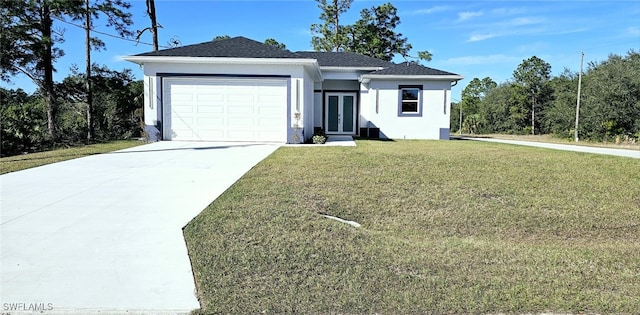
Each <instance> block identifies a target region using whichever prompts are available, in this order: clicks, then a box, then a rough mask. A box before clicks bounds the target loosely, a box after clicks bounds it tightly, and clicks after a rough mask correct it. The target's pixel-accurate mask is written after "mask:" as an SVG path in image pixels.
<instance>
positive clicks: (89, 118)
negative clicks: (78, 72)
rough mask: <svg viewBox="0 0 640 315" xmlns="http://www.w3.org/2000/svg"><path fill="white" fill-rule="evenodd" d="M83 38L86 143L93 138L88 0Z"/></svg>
mask: <svg viewBox="0 0 640 315" xmlns="http://www.w3.org/2000/svg"><path fill="white" fill-rule="evenodd" d="M85 9H86V12H85V24H84V26H85V40H86V47H85V49H86V55H87V74H86V75H87V78H86V79H87V80H86V82H85V85H86V89H87V144H89V143H90V142H91V140H92V139H93V94H92V92H91V12H90V11H89V9H90V8H89V0H85Z"/></svg>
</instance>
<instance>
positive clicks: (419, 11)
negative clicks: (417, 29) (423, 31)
mask: <svg viewBox="0 0 640 315" xmlns="http://www.w3.org/2000/svg"><path fill="white" fill-rule="evenodd" d="M449 9H450V8H449V7H447V6H435V7H431V8H427V9H417V10H413V11H408V12H405V13H404V14H405V15H422V14H432V13H438V12H442V11H447V10H449Z"/></svg>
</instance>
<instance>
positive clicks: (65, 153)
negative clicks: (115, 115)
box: [0, 140, 144, 174]
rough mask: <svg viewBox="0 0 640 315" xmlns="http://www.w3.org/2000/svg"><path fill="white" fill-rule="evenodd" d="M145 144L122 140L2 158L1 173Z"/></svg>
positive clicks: (0, 161) (0, 162) (0, 163)
mask: <svg viewBox="0 0 640 315" xmlns="http://www.w3.org/2000/svg"><path fill="white" fill-rule="evenodd" d="M142 144H144V142H143V141H138V140H122V141H112V142H107V143H99V144H91V145H83V146H78V147H71V148H66V149H56V150H51V151H45V152H38V153H29V154H23V155H16V156H9V157H4V158H0V174H6V173H11V172H16V171H21V170H24V169H28V168H32V167H36V166H42V165H46V164H51V163H56V162H61V161H66V160H71V159H76V158H80V157H85V156H89V155H94V154H100V153H106V152H112V151H117V150H122V149H126V148H131V147H135V146H138V145H142Z"/></svg>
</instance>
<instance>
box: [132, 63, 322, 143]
mask: <svg viewBox="0 0 640 315" xmlns="http://www.w3.org/2000/svg"><path fill="white" fill-rule="evenodd" d="M158 74H179V75H185V74H194V75H212V76H215V75H221V76H225V75H229V76H232V75H246V76H250V75H257V76H263V75H264V76H269V75H272V76H289V77H290V78H289V80H288V81H289V88H288V90H289V94H288V97H287V98H288V106H287V113H288V118H287V127H288V132H287V134H288V136H287V141H288V142H291V141H292V139H293V127H294V126H293V125H294V124H295V123H296V121H295V118H294V115H295V112H296V106H299V110H300V111H301V112H300V121H299V122H298V125H299V127H300V128H301V129H302V130H305V131H304V133H305V137H306V135H307V134H308V132H311V134H312V133H313V121H314V119H313V110H312V109H313V93H312V91H313V89H312V87H313V80H312V79H311V75H310V74H309V73H307V72H306V71H305V70H304V67H303V66H301V65H282V64H279V65H278V64H274V65H251V64H241V65H238V64H190V63H189V64H187V63H185V64H179V63H145V64H144V84H145V91H144V96H145V99H144V105H145V111H144V120H145V124H146V125H150V126H158V127H159V129H160V130H161V128H162V127H161V126H160V124H161V122H162V78H161V76H160V75H158ZM307 130H310V131H307ZM301 135H302V132H300V135H299V137H300V139H301V140H304V139H303V138H302V137H301Z"/></svg>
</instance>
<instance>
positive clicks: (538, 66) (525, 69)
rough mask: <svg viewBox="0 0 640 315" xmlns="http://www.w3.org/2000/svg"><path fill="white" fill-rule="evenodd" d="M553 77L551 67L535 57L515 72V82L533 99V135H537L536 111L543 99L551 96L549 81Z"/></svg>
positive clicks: (525, 61) (523, 63) (522, 64)
mask: <svg viewBox="0 0 640 315" xmlns="http://www.w3.org/2000/svg"><path fill="white" fill-rule="evenodd" d="M550 75H551V65H550V64H549V63H547V62H545V61H544V60H542V59H540V58H538V57H536V56H533V57H531V58H529V59H526V60H523V61H522V63H521V64H520V65H518V68H517V69H516V70H515V71H514V72H513V78H514V79H515V82H516V83H518V84H519V85H520V86H522V87H523V88H524V90H525V91H526V92H525V93H527V94H528V96H529V98H530V99H531V134H535V126H536V124H535V122H536V109H537V108H538V105H539V104H543V102H541V98H542V97H548V96H549V90H548V89H545V88H548V85H547V83H548V81H549V78H550Z"/></svg>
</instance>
